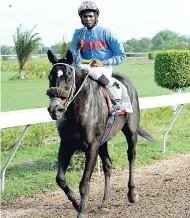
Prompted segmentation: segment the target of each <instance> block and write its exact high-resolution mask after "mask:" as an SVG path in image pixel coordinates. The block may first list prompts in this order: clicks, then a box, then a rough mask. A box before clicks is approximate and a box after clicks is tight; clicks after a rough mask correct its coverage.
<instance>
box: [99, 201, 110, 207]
mask: <svg viewBox="0 0 190 218" xmlns="http://www.w3.org/2000/svg"><path fill="white" fill-rule="evenodd" d="M108 205H109V201H108V200H107V201H106V200H104V201H102V205H101V206H100V207H101V208H107V207H108Z"/></svg>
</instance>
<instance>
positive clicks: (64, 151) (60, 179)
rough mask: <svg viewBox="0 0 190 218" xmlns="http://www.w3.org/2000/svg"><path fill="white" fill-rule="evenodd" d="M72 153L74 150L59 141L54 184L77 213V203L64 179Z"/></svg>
mask: <svg viewBox="0 0 190 218" xmlns="http://www.w3.org/2000/svg"><path fill="white" fill-rule="evenodd" d="M73 153H74V150H73V149H72V148H71V146H69V145H66V144H64V143H63V141H61V143H60V147H59V152H58V170H57V176H56V182H57V184H58V186H59V187H60V188H61V189H62V190H63V191H64V192H65V194H66V195H67V197H68V199H69V200H70V201H71V202H72V204H73V206H74V208H75V209H76V210H77V211H79V202H78V200H77V198H76V196H75V194H74V192H73V191H72V190H71V189H70V188H69V186H68V185H67V182H66V178H65V173H66V170H67V167H68V165H69V163H70V160H71V156H72V155H73Z"/></svg>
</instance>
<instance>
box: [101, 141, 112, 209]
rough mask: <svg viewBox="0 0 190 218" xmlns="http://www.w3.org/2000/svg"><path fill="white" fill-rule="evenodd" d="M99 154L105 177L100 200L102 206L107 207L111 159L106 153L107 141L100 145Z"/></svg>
mask: <svg viewBox="0 0 190 218" xmlns="http://www.w3.org/2000/svg"><path fill="white" fill-rule="evenodd" d="M99 155H100V158H101V160H102V164H103V171H104V177H105V188H104V198H103V202H102V207H107V206H108V204H109V198H110V179H111V173H112V161H111V159H110V157H109V154H108V145H107V142H106V143H104V144H103V145H101V146H100V150H99Z"/></svg>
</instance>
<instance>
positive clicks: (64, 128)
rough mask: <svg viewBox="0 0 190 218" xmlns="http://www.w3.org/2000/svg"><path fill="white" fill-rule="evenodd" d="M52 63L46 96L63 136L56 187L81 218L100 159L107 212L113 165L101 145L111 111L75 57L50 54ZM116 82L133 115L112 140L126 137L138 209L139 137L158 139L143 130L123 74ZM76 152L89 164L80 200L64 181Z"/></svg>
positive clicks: (122, 119) (117, 126)
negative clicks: (136, 166) (136, 169)
mask: <svg viewBox="0 0 190 218" xmlns="http://www.w3.org/2000/svg"><path fill="white" fill-rule="evenodd" d="M48 59H49V61H50V62H51V63H52V64H53V67H52V69H51V72H50V74H49V89H48V90H47V93H46V94H47V95H48V96H49V98H50V105H49V107H48V111H49V114H50V116H51V117H52V119H54V120H57V130H58V133H59V136H60V147H59V152H58V170H57V176H56V182H57V184H58V186H59V187H60V188H61V189H62V190H63V191H64V192H65V194H66V195H67V197H68V199H69V200H70V201H71V202H72V204H73V206H74V208H75V209H76V210H77V211H78V215H77V217H78V218H82V217H84V209H85V203H86V198H87V195H88V193H89V185H90V179H91V175H92V172H93V170H94V167H95V163H96V160H97V156H98V155H99V156H100V158H101V161H102V166H103V171H104V176H105V189H104V197H103V202H102V206H103V207H106V206H108V204H109V199H110V177H111V172H112V161H111V159H110V156H109V154H108V143H107V141H106V142H105V143H104V144H102V145H101V140H102V137H103V135H104V132H105V128H106V124H107V119H108V106H107V103H106V99H105V96H104V94H103V92H102V90H101V89H100V86H99V85H98V84H97V83H96V82H95V81H93V80H92V79H91V78H90V77H88V78H86V72H85V70H81V68H80V67H79V66H78V65H76V64H73V57H72V53H71V52H70V51H69V50H68V52H67V54H66V56H65V57H64V58H62V59H56V57H55V56H54V55H53V54H52V52H51V51H50V50H49V51H48ZM113 77H114V78H116V79H118V80H119V81H120V82H121V83H122V84H123V85H125V86H126V88H127V90H128V93H129V97H130V100H131V103H132V107H133V113H128V114H125V115H119V116H116V117H115V123H114V125H113V128H112V131H111V137H113V136H115V135H116V133H117V132H118V131H120V130H121V131H122V132H123V133H124V135H125V137H126V140H127V143H128V150H127V155H128V161H129V180H128V199H129V201H130V202H131V203H134V202H136V201H137V199H138V194H137V191H136V187H135V183H134V179H133V167H134V162H135V157H136V144H137V135H138V134H139V135H140V136H142V137H144V138H146V139H148V140H150V141H154V138H153V137H152V136H151V135H150V134H149V133H147V132H146V131H145V130H143V129H141V128H140V126H139V123H140V109H139V102H138V96H137V92H136V89H135V87H134V86H133V84H132V82H131V81H130V80H129V79H128V78H127V77H126V76H124V75H123V74H121V73H113ZM85 78H86V81H85V82H84V80H85ZM83 82H84V83H83ZM82 84H83V86H81V85H82ZM76 150H81V151H83V152H85V158H86V159H85V167H84V172H83V176H82V179H81V182H80V184H79V192H80V200H78V198H77V197H76V196H75V194H74V192H73V191H72V190H71V189H70V188H69V186H68V184H67V181H66V178H65V174H66V170H67V168H68V165H69V163H70V159H71V157H72V155H73V154H74V152H75V151H76Z"/></svg>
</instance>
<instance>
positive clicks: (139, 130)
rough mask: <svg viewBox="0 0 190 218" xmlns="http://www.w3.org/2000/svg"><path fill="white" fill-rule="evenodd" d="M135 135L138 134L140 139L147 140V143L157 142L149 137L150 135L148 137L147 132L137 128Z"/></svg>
mask: <svg viewBox="0 0 190 218" xmlns="http://www.w3.org/2000/svg"><path fill="white" fill-rule="evenodd" d="M137 133H138V134H139V135H140V136H141V137H143V138H145V139H147V140H149V141H151V142H156V141H157V140H156V139H155V138H154V137H153V136H151V135H150V134H149V133H148V132H146V131H145V130H144V129H141V128H139V129H138V130H137Z"/></svg>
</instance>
